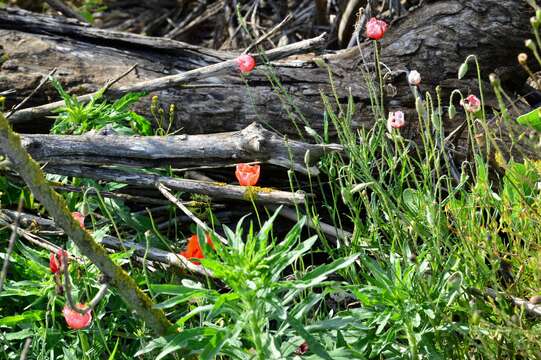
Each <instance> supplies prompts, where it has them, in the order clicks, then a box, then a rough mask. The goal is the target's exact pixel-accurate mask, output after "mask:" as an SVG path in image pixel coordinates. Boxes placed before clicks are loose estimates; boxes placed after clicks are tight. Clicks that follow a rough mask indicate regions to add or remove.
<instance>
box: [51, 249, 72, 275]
mask: <svg viewBox="0 0 541 360" xmlns="http://www.w3.org/2000/svg"><path fill="white" fill-rule="evenodd" d="M62 251H63V252H64V254H66V258H67V257H68V252H67V251H65V250H62V249H58V252H57V253H56V254H55V253H54V252H51V255H50V257H49V268H50V269H51V272H52V273H53V274H56V273H57V272H59V271H60V269H61V268H62Z"/></svg>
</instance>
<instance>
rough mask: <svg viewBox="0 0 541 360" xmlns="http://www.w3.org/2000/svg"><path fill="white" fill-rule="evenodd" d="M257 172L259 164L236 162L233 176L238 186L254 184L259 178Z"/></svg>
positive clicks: (258, 171)
mask: <svg viewBox="0 0 541 360" xmlns="http://www.w3.org/2000/svg"><path fill="white" fill-rule="evenodd" d="M259 173H260V166H259V165H248V164H237V170H236V171H235V176H236V177H237V180H238V181H239V184H240V186H254V185H255V184H257V180H259Z"/></svg>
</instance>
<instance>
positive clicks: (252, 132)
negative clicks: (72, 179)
mask: <svg viewBox="0 0 541 360" xmlns="http://www.w3.org/2000/svg"><path fill="white" fill-rule="evenodd" d="M22 143H23V146H24V147H25V148H26V150H27V151H28V152H29V153H30V155H31V156H32V157H33V158H34V160H36V161H39V162H47V163H48V164H50V165H69V164H79V165H129V166H137V167H149V168H157V167H164V166H173V167H190V166H196V165H231V164H235V163H239V162H252V161H260V162H264V163H269V164H274V165H278V166H282V167H285V168H292V169H294V170H296V171H299V172H302V173H311V174H312V175H316V174H317V173H318V169H317V167H316V166H314V164H315V163H316V162H317V161H318V160H319V159H320V158H321V156H322V155H323V154H324V153H325V152H326V151H337V150H340V149H341V146H340V145H313V144H307V143H303V142H299V141H294V140H289V141H288V140H284V139H283V138H282V137H280V136H278V135H277V134H275V133H274V132H272V131H269V130H266V129H264V128H263V127H262V126H261V125H259V124H257V123H253V124H251V125H249V126H248V127H246V128H244V129H243V130H241V131H234V132H227V133H218V134H207V135H175V136H145V137H138V136H116V135H97V134H90V133H87V134H85V135H83V136H79V135H73V136H69V135H23V136H22ZM307 152H308V154H309V156H307ZM306 160H308V161H309V163H308V164H306V163H305V161H306Z"/></svg>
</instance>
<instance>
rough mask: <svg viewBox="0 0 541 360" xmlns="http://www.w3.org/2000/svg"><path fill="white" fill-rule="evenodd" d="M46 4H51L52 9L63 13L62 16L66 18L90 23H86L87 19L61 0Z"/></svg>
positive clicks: (53, 0)
mask: <svg viewBox="0 0 541 360" xmlns="http://www.w3.org/2000/svg"><path fill="white" fill-rule="evenodd" d="M45 2H46V3H47V4H49V6H50V7H52V8H53V9H55V10H56V11H58V12H60V13H62V15H64V16H66V17H69V18H72V19H77V20H79V21H80V22H83V23H85V24H87V23H88V21H86V19H85V18H84V17H83V16H82V15H81V14H79V13H77V12H76V11H74V10H73V9H72V8H71V7H69V6H68V5H66V4H64V2H62V1H61V0H45Z"/></svg>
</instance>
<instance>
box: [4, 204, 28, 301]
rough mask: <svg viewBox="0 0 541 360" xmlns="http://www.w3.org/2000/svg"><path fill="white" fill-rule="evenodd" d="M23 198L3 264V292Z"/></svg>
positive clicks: (18, 207)
mask: <svg viewBox="0 0 541 360" xmlns="http://www.w3.org/2000/svg"><path fill="white" fill-rule="evenodd" d="M23 200H24V199H23V197H22V196H21V198H20V199H19V205H18V206H17V216H16V217H15V221H14V223H13V226H12V229H11V235H10V237H9V242H8V249H7V251H6V255H5V258H4V265H3V266H2V272H1V273H0V293H1V292H2V289H3V288H4V281H5V280H6V277H7V273H8V267H9V257H10V256H11V253H12V252H13V247H14V246H15V241H17V229H18V228H19V220H20V218H21V210H22V208H23V203H24V201H23Z"/></svg>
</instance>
